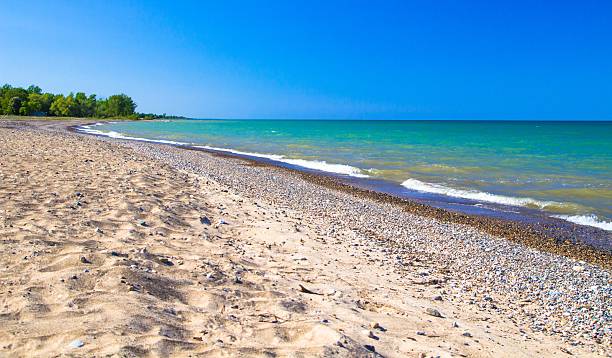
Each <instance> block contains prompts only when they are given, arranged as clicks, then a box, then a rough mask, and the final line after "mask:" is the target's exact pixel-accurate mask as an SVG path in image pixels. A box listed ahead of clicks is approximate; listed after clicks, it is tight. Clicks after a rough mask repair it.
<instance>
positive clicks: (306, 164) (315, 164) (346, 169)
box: [194, 145, 369, 178]
mask: <svg viewBox="0 0 612 358" xmlns="http://www.w3.org/2000/svg"><path fill="white" fill-rule="evenodd" d="M194 147H195V148H202V149H208V150H216V151H221V152H228V153H233V154H238V155H246V156H249V157H257V158H265V159H270V160H274V161H277V162H282V163H286V164H291V165H295V166H298V167H302V168H307V169H314V170H320V171H323V172H328V173H335V174H343V175H348V176H352V177H356V178H367V177H369V175H366V174H363V171H362V170H361V169H359V168H357V167H353V166H350V165H346V164H334V163H328V162H326V161H324V160H306V159H292V158H287V157H285V156H284V155H279V154H262V153H253V152H243V151H239V150H234V149H229V148H218V147H211V146H208V145H202V146H198V145H195V146H194Z"/></svg>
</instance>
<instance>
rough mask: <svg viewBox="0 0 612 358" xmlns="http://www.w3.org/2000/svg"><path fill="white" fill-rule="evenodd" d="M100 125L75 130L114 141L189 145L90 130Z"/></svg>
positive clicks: (80, 127)
mask: <svg viewBox="0 0 612 358" xmlns="http://www.w3.org/2000/svg"><path fill="white" fill-rule="evenodd" d="M100 125H103V123H95V124H92V125H85V126H79V127H77V130H78V131H79V132H83V133H87V134H95V135H100V136H104V137H109V138H115V139H127V140H136V141H140V142H149V143H162V144H174V145H187V144H189V143H185V142H177V141H173V140H165V139H147V138H141V137H131V136H127V135H124V134H122V133H119V132H115V131H101V130H97V129H91V127H92V126H100Z"/></svg>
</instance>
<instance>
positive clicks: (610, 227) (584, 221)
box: [553, 215, 612, 231]
mask: <svg viewBox="0 0 612 358" xmlns="http://www.w3.org/2000/svg"><path fill="white" fill-rule="evenodd" d="M553 217H555V218H558V219H563V220H567V221H570V222H573V223H574V224H579V225H587V226H594V227H598V228H600V229H604V230H606V231H612V222H610V221H603V220H599V219H598V218H597V216H595V215H553Z"/></svg>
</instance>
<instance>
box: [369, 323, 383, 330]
mask: <svg viewBox="0 0 612 358" xmlns="http://www.w3.org/2000/svg"><path fill="white" fill-rule="evenodd" d="M370 328H372V329H378V330H381V331H384V330H385V329H384V328H383V327H382V326H381V325H380V323H378V322H372V323H370Z"/></svg>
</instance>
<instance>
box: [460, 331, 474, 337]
mask: <svg viewBox="0 0 612 358" xmlns="http://www.w3.org/2000/svg"><path fill="white" fill-rule="evenodd" d="M462 336H464V337H472V334H471V333H470V332H463V334H462Z"/></svg>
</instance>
